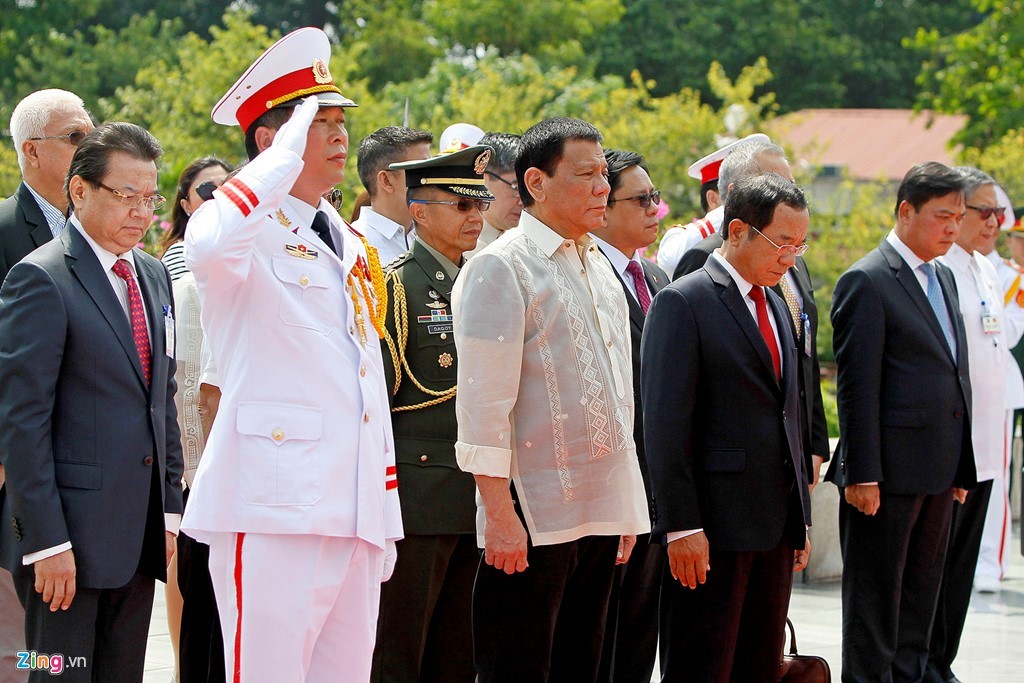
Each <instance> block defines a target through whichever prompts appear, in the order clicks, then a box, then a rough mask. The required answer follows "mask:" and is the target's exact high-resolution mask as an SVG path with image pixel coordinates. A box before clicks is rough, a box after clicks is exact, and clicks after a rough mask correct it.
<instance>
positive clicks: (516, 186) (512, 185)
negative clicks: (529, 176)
mask: <svg viewBox="0 0 1024 683" xmlns="http://www.w3.org/2000/svg"><path fill="white" fill-rule="evenodd" d="M484 175H489V176H491V177H492V178H494V179H495V180H499V181H501V182H503V183H505V184H506V185H508V186H509V188H511V190H512V191H513V192H519V183H514V182H513V183H510V182H509V181H507V180H505V179H504V178H502V177H501V176H500V175H498V174H497V173H491V172H490V171H484Z"/></svg>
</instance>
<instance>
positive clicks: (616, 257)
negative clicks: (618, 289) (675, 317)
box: [590, 235, 654, 303]
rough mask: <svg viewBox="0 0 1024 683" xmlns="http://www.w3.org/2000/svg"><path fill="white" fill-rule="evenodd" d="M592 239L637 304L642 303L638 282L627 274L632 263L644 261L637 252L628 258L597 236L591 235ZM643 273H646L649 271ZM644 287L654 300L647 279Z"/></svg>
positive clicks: (641, 265)
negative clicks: (638, 291) (637, 287)
mask: <svg viewBox="0 0 1024 683" xmlns="http://www.w3.org/2000/svg"><path fill="white" fill-rule="evenodd" d="M590 238H591V239H592V240H594V242H595V243H596V244H597V246H598V247H599V248H600V249H601V251H602V252H604V255H605V256H607V257H608V262H609V263H611V264H612V270H614V271H615V274H616V275H618V276H619V279H620V280H622V281H623V282H624V283H626V289H627V290H629V293H630V294H632V295H633V299H634V300H635V301H636V302H637V303H640V297H639V296H638V295H637V292H636V280H634V279H633V275H632V274H631V273H627V272H626V268H628V267H629V262H630V261H636V262H637V263H640V262H641V261H642V260H643V259H641V258H640V256H639V255H638V254H637V253H636V252H635V251H634V252H633V256H632V257H627V256H626V255H625V254H623V253H622V252H621V251H620V250H619V249H617V248H616V247H613V246H612V245H610V244H608V243H607V242H605V241H604V240H603V239H601V238H600V237H598V236H597V235H591V236H590ZM643 267H644V266H643V264H642V263H640V268H641V269H642V268H643ZM643 272H644V273H646V272H647V271H643ZM644 287H646V288H647V296H648V297H650V298H651V299H653V298H654V294H653V293H652V292H651V288H650V287H647V282H646V279H645V281H644Z"/></svg>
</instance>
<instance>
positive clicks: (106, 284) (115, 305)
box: [64, 226, 146, 386]
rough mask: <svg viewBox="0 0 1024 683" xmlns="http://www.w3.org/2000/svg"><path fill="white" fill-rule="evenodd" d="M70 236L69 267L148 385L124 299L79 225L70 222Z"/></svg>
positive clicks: (137, 373)
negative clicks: (111, 281)
mask: <svg viewBox="0 0 1024 683" xmlns="http://www.w3.org/2000/svg"><path fill="white" fill-rule="evenodd" d="M65 235H66V236H67V238H68V245H67V248H66V249H65V251H64V253H65V255H66V256H68V257H70V258H71V259H72V263H71V264H70V265H69V268H70V270H71V272H72V273H74V274H75V277H76V278H78V281H79V282H80V283H81V284H82V287H83V288H84V289H85V291H86V293H87V294H88V295H89V296H90V297H91V298H92V300H93V302H94V303H95V304H96V307H97V308H99V309H100V312H101V313H102V314H103V317H104V318H105V319H106V321H107V323H108V324H109V325H110V329H111V330H113V332H114V336H116V337H117V341H118V342H120V344H121V348H122V349H123V350H124V352H125V353H126V354H128V360H129V361H131V364H132V367H134V368H135V374H136V375H137V376H138V378H139V381H140V382H142V385H143V386H145V384H146V378H145V375H143V373H142V363H141V362H140V361H139V352H138V349H137V348H136V347H135V338H134V337H133V336H132V328H131V323H130V322H129V321H128V316H127V315H125V312H124V309H123V308H121V302H120V301H118V300H117V295H116V294H114V289H113V288H112V287H111V286H110V280H108V279H107V274H106V273H105V272H103V268H102V267H101V266H100V262H99V260H98V259H97V258H96V254H95V253H94V252H93V250H92V247H90V246H89V243H88V242H86V241H85V238H84V237H82V235H81V233H79V232H78V228H76V227H74V226H69V227H68V228H66V229H65Z"/></svg>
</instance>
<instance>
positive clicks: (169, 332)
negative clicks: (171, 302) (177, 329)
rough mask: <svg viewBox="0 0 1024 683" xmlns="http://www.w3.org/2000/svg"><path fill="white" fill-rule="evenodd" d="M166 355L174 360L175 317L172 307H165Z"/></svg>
mask: <svg viewBox="0 0 1024 683" xmlns="http://www.w3.org/2000/svg"><path fill="white" fill-rule="evenodd" d="M164 354H166V356H167V357H168V358H174V316H173V315H171V307H170V306H164Z"/></svg>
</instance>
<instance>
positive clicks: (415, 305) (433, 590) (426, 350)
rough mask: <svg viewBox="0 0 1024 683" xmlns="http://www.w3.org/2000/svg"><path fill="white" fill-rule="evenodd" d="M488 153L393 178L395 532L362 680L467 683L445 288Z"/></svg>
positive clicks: (476, 225)
mask: <svg viewBox="0 0 1024 683" xmlns="http://www.w3.org/2000/svg"><path fill="white" fill-rule="evenodd" d="M490 156H491V149H490V148H489V147H485V146H474V147H468V148H466V149H463V150H461V151H458V152H455V153H453V154H444V155H441V156H438V157H434V158H433V159H427V160H425V161H407V162H403V163H395V164H392V165H391V166H390V170H392V171H398V170H404V171H405V181H406V185H407V187H408V191H407V194H406V197H407V200H408V203H409V211H410V212H411V213H412V216H413V220H414V223H415V226H416V238H415V240H414V241H413V243H412V248H411V249H410V250H409V251H408V252H407V253H406V254H404V255H403V256H400V257H399V258H398V259H397V260H396V261H394V262H393V263H391V264H390V265H389V266H388V274H387V287H388V300H389V301H391V302H393V304H392V305H391V306H389V310H388V315H387V319H386V321H385V330H386V332H387V336H386V337H385V349H386V350H385V353H384V370H385V374H386V376H387V379H388V389H389V391H390V394H391V397H392V398H391V421H392V425H393V428H394V432H395V457H396V459H397V461H398V478H399V480H401V482H402V522H403V525H404V527H405V533H406V537H405V539H404V540H402V541H400V542H399V544H398V546H399V548H398V550H399V557H400V560H399V561H398V563H397V564H396V565H395V574H394V576H393V577H392V579H391V581H389V582H388V583H387V584H385V586H384V587H383V589H382V592H381V609H380V619H379V621H378V624H377V649H376V651H375V653H374V673H373V680H374V681H395V682H397V683H404V682H405V681H446V682H453V683H454V682H458V681H472V680H473V678H474V676H475V674H474V671H473V632H472V623H471V616H472V613H471V607H472V599H473V579H474V577H475V576H476V569H477V565H478V564H479V563H480V553H479V551H478V550H477V547H476V535H475V534H476V500H475V497H474V496H475V493H476V484H475V483H474V481H473V475H471V474H469V473H467V472H463V471H462V470H460V469H459V465H458V463H457V462H456V461H455V440H456V438H457V437H458V425H457V423H456V420H455V401H454V400H453V399H454V398H455V379H456V369H457V368H456V363H457V362H458V358H457V353H456V350H455V336H454V335H453V334H452V308H451V297H452V287H453V286H454V285H455V278H456V277H457V276H458V274H459V270H460V268H461V266H462V265H463V263H464V259H463V254H464V253H466V252H468V251H471V250H472V249H473V248H474V247H475V246H476V240H477V237H479V235H480V231H481V229H482V228H483V216H482V215H481V214H482V211H485V210H486V209H487V208H488V206H489V203H490V200H492V199H493V198H494V197H493V195H491V193H490V192H488V191H487V188H486V187H485V186H484V181H483V175H482V174H483V171H484V169H486V168H487V161H488V159H489V158H490Z"/></svg>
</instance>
